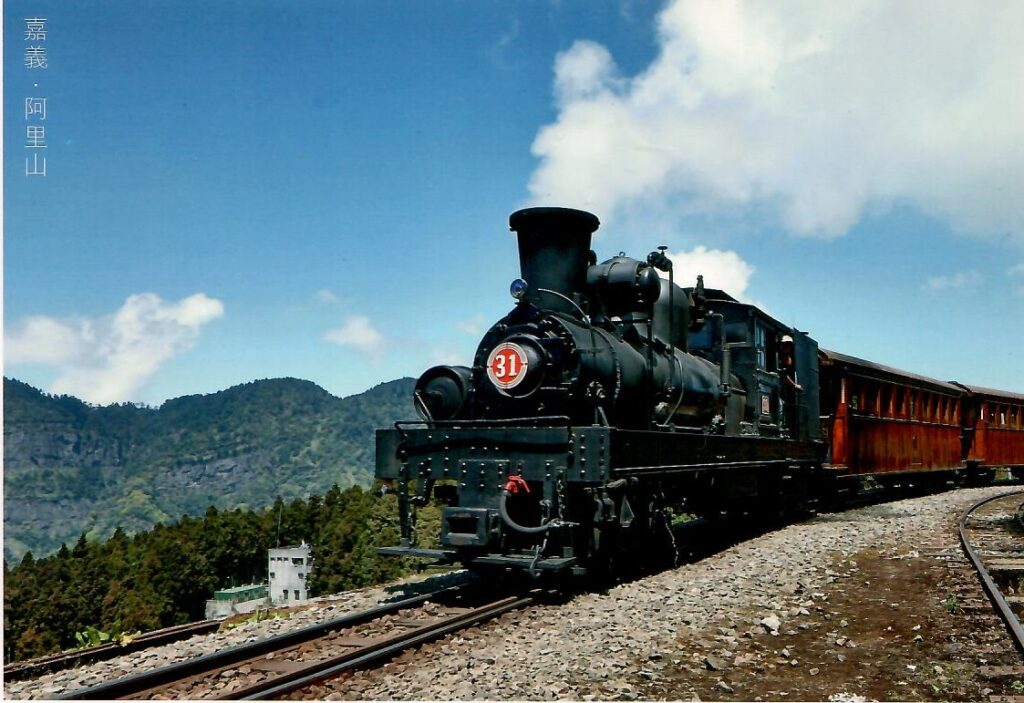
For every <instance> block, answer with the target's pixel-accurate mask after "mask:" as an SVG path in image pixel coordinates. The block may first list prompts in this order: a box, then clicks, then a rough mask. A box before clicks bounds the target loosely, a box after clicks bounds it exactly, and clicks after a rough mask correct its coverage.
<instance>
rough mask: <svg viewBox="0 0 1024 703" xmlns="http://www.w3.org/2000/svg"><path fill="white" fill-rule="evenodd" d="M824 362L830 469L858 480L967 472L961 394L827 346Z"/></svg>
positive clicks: (823, 403)
mask: <svg viewBox="0 0 1024 703" xmlns="http://www.w3.org/2000/svg"><path fill="white" fill-rule="evenodd" d="M819 362H820V374H821V422H822V437H823V439H825V441H826V442H827V444H828V457H827V461H828V463H829V464H830V465H831V466H832V468H835V469H838V470H839V471H840V472H842V473H848V474H853V475H864V474H873V475H884V474H888V473H893V472H933V471H951V470H960V469H961V468H963V453H964V445H963V443H962V436H963V433H962V427H961V412H962V410H963V401H964V396H965V394H964V391H963V389H961V388H959V387H958V386H956V385H953V384H951V383H945V382H943V381H938V380H936V379H933V378H927V377H925V376H919V375H917V374H912V373H908V372H906V371H901V370H899V369H894V368H890V367H888V366H882V365H880V364H875V363H872V362H870V361H865V360H863V359H858V358H856V357H852V356H847V355H845V354H839V353H837V352H832V351H827V350H824V349H823V350H821V351H820V352H819Z"/></svg>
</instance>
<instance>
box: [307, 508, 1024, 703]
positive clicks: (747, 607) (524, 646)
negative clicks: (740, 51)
mask: <svg viewBox="0 0 1024 703" xmlns="http://www.w3.org/2000/svg"><path fill="white" fill-rule="evenodd" d="M1009 490H1013V489H1008V488H983V489H970V490H960V491H955V492H948V493H942V494H937V495H932V496H927V497H923V498H914V499H908V500H902V501H897V502H894V503H886V504H880V505H874V506H869V507H865V508H860V509H857V510H850V511H846V512H842V513H836V514H829V515H822V516H819V517H818V518H816V519H815V520H812V521H809V522H805V523H801V524H796V525H791V526H788V527H785V528H783V529H780V530H777V531H774V532H771V533H768V534H765V535H762V536H760V537H756V538H754V539H751V540H749V541H746V542H743V543H741V544H738V545H735V546H733V547H730V548H729V549H726V550H725V551H722V552H720V553H718V554H715V555H713V556H711V557H708V558H705V559H703V560H701V561H698V562H695V563H692V564H686V565H683V566H681V567H679V568H677V569H673V570H670V571H665V572H662V573H660V574H657V575H654V576H651V577H648V578H644V579H641V580H638V581H635V582H632V583H628V584H623V585H620V586H617V587H614V588H612V589H609V590H608V591H607V592H604V593H593V594H585V595H581V596H579V597H577V598H575V599H574V600H573V601H572V602H570V603H567V604H564V605H560V606H545V607H538V608H532V609H528V610H525V611H522V612H517V613H512V614H509V615H506V616H503V617H502V618H500V619H498V620H496V621H494V622H491V623H488V624H487V625H484V626H483V627H481V628H477V629H475V630H473V631H467V632H464V633H460V634H459V635H456V636H454V637H453V638H451V639H449V640H448V641H445V642H439V643H435V644H431V645H427V646H425V647H423V648H421V649H420V650H418V651H413V652H408V653H406V654H404V655H402V656H401V657H399V658H398V659H396V660H395V661H393V662H391V663H389V664H387V665H385V666H384V667H382V668H380V669H378V670H374V671H366V672H357V673H356V674H354V675H351V676H348V677H346V678H343V679H338V680H336V681H334V682H329V683H327V684H325V685H324V686H322V687H319V688H317V689H315V690H312V691H309V692H307V695H306V696H305V697H310V698H312V697H320V698H328V699H352V700H356V699H362V700H376V699H410V700H437V699H442V700H445V699H463V700H465V699H530V700H555V699H571V700H645V699H679V700H692V699H697V698H699V699H701V700H829V699H834V700H871V699H874V700H951V699H952V700H987V699H988V697H989V696H990V695H1015V694H1017V695H1019V694H1018V693H1017V688H1018V687H1020V686H1021V685H1022V684H1024V673H1022V674H1020V675H1018V676H1016V677H1014V676H1012V675H1011V676H1000V675H994V674H996V673H997V672H999V671H1000V669H999V668H998V667H1013V666H1016V667H1018V668H1019V667H1021V665H1024V661H1022V660H1021V658H1020V656H1019V655H1018V654H1017V653H1016V651H1015V650H1014V648H1013V646H1012V644H1011V643H1010V640H1009V637H1008V636H1007V635H1006V633H1005V630H1004V629H1003V628H1002V624H1001V622H1000V621H999V620H998V618H996V616H995V615H994V614H993V613H992V610H991V607H990V606H989V604H988V602H987V601H985V600H984V596H983V594H982V591H981V588H980V586H979V585H978V581H977V578H976V577H975V576H974V573H973V571H971V569H970V567H969V566H968V564H967V562H966V560H965V559H964V557H963V554H962V552H961V551H960V548H959V543H958V541H957V531H956V523H957V519H958V518H959V515H960V513H961V512H962V510H963V509H964V508H965V507H967V506H968V505H970V504H971V503H973V502H975V501H977V500H979V499H980V498H982V497H984V496H986V495H991V494H994V493H998V492H1005V491H1009Z"/></svg>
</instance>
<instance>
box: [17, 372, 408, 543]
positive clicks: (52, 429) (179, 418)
mask: <svg viewBox="0 0 1024 703" xmlns="http://www.w3.org/2000/svg"><path fill="white" fill-rule="evenodd" d="M412 384H413V381H412V379H402V380H398V381H392V382H389V383H385V384H381V385H379V386H377V387H375V388H372V389H370V390H369V391H367V392H365V393H362V394H359V395H355V396H350V397H348V398H337V397H335V396H332V395H331V394H330V393H328V392H327V391H325V390H323V389H322V388H320V387H319V386H317V385H315V384H313V383H310V382H309V381H301V380H298V379H293V378H285V379H274V380H264V381H254V382H252V383H246V384H243V385H240V386H235V387H234V388H229V389H227V390H225V391H221V392H219V393H213V394H211V395H203V396H186V397H182V398H176V399H174V400H169V401H167V402H166V403H164V404H163V406H161V407H160V408H159V409H156V408H149V407H145V406H140V405H134V404H130V403H123V404H117V405H109V406H106V407H93V406H90V405H88V404H86V403H83V402H82V401H80V400H78V399H76V398H72V397H70V396H50V395H46V394H44V393H41V392H40V391H38V390H36V389H35V388H32V387H31V386H28V385H26V384H24V383H21V382H20V381H16V380H13V379H6V378H5V379H4V413H5V417H4V557H5V559H6V560H8V561H12V562H16V561H18V560H20V559H21V558H22V557H23V556H24V555H25V554H26V552H28V551H31V552H33V553H34V554H35V555H37V556H38V555H46V554H51V553H53V552H54V551H55V550H56V549H57V547H59V546H60V545H61V543H64V542H67V543H70V542H72V541H73V540H74V539H75V538H76V537H77V536H78V535H79V534H82V533H85V534H86V535H87V537H88V538H89V539H90V540H94V541H95V540H103V539H107V538H109V537H111V535H113V534H114V530H115V528H117V527H118V526H120V527H121V528H123V529H124V530H125V531H126V532H127V533H128V534H132V533H134V532H136V531H139V530H145V529H148V528H150V527H152V526H153V525H155V524H158V523H166V522H168V521H170V520H172V519H174V518H176V517H178V516H181V515H192V516H198V515H202V514H203V512H204V511H205V510H206V508H207V507H208V506H210V505H215V506H217V507H218V508H219V509H233V508H235V507H252V508H260V507H265V506H267V505H269V504H270V503H271V502H272V501H273V500H274V497H275V496H282V497H283V498H284V500H286V501H288V500H293V499H297V498H298V499H306V498H308V497H309V496H311V495H315V494H318V493H319V494H322V493H324V492H325V491H327V489H328V488H330V486H332V485H334V484H337V485H339V486H341V487H343V488H344V487H348V486H352V485H361V486H364V487H368V486H369V485H370V483H371V481H372V475H373V464H374V457H373V451H374V442H373V434H374V430H375V429H376V428H378V427H388V426H390V425H391V424H392V423H393V422H394V421H395V420H399V419H409V418H411V417H415V412H414V410H413V407H412V403H411V400H410V398H411V397H412Z"/></svg>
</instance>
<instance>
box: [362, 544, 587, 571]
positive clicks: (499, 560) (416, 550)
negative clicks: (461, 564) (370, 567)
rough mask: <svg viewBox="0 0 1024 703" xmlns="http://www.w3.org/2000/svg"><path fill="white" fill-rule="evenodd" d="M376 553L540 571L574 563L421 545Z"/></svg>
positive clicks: (563, 560)
mask: <svg viewBox="0 0 1024 703" xmlns="http://www.w3.org/2000/svg"><path fill="white" fill-rule="evenodd" d="M377 553H378V554H383V555H384V556H390V557H421V558H427V559H436V560H437V561H439V562H442V563H452V564H454V563H456V562H458V561H460V560H461V561H469V562H471V563H472V564H475V565H479V566H497V567H503V566H508V567H514V568H519V569H529V568H530V567H531V566H532V567H533V568H534V569H538V570H541V571H561V570H563V569H568V568H571V567H573V566H575V565H576V558H575V557H543V558H541V559H537V560H536V562H534V557H532V556H516V555H510V554H485V555H481V556H479V557H476V558H473V559H466V557H465V555H462V554H459V553H458V552H456V551H455V550H454V549H425V548H422V547H377Z"/></svg>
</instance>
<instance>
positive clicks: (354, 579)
mask: <svg viewBox="0 0 1024 703" xmlns="http://www.w3.org/2000/svg"><path fill="white" fill-rule="evenodd" d="M439 516H440V513H439V510H438V508H437V507H435V506H430V507H426V508H423V509H421V511H420V518H421V521H422V523H421V524H423V525H428V526H430V527H427V528H426V529H427V531H428V536H429V537H435V536H436V535H437V533H438V531H439V530H438V523H439V519H440V517H439ZM397 522H398V520H397V508H396V501H395V497H394V495H393V494H392V495H389V496H387V497H384V498H382V497H380V496H379V495H376V494H373V493H371V492H369V491H364V490H363V489H362V488H360V487H359V486H352V487H350V488H348V489H346V490H344V491H342V490H340V489H339V488H338V487H337V486H334V487H332V488H331V489H330V490H328V491H327V492H326V494H324V495H322V496H312V497H310V498H309V499H307V500H294V501H291V502H290V503H287V504H286V503H284V502H283V501H277V502H276V503H275V504H274V505H272V506H270V507H268V508H264V509H262V510H259V511H251V510H230V511H220V510H217V509H215V508H211V509H209V510H208V511H206V514H205V515H204V516H203V517H201V518H191V517H183V518H182V519H181V520H180V521H176V522H172V523H170V524H167V525H158V526H156V527H154V528H153V529H152V530H148V531H140V532H138V533H136V534H135V535H133V536H131V537H129V536H128V535H126V534H125V533H124V532H122V531H121V530H117V531H116V532H115V533H114V535H113V536H112V537H111V538H110V539H109V540H107V541H106V542H103V543H100V542H95V541H92V540H87V539H86V538H85V536H84V535H83V536H81V537H80V538H79V539H78V540H77V541H75V542H73V544H74V546H73V547H72V548H70V549H69V548H68V547H66V546H62V547H61V548H60V549H59V550H58V551H57V553H56V554H53V555H51V556H49V557H46V558H43V559H36V558H34V557H33V556H32V555H31V554H28V555H26V556H25V558H24V559H23V560H22V561H21V563H20V564H18V565H17V566H14V567H11V566H10V565H9V564H8V563H7V562H5V563H4V659H5V661H11V660H15V659H23V658H27V657H33V656H37V655H40V654H45V653H47V652H52V651H56V650H59V649H66V648H69V647H74V646H76V643H77V638H76V636H75V635H76V633H83V632H84V631H86V630H87V629H88V628H96V629H97V630H99V631H102V632H105V633H107V634H112V635H116V634H118V633H130V632H134V631H136V630H149V629H153V628H157V627H166V626H169V625H176V624H180V623H184V622H189V621H193V620H199V619H202V618H203V609H204V605H205V601H206V599H207V598H210V597H211V595H212V593H213V591H214V589H216V588H224V587H230V586H235V585H242V584H246V583H254V582H265V581H266V577H267V548H268V547H271V546H277V545H285V544H299V543H300V542H302V541H306V542H308V543H309V544H311V545H312V547H313V558H314V565H313V570H312V572H311V573H310V577H309V589H310V595H313V596H316V595H320V594H324V593H334V592H337V591H341V590H346V589H351V588H358V587H361V586H367V585H370V584H374V583H379V582H381V581H384V580H387V579H391V578H394V577H395V576H397V575H399V574H400V573H401V572H402V570H403V568H404V564H403V563H402V562H401V561H400V560H396V559H393V558H383V557H379V556H377V554H376V552H375V547H377V546H380V545H388V544H396V543H397V542H398V528H397ZM432 544H433V543H429V544H428V546H429V545H432Z"/></svg>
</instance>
